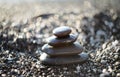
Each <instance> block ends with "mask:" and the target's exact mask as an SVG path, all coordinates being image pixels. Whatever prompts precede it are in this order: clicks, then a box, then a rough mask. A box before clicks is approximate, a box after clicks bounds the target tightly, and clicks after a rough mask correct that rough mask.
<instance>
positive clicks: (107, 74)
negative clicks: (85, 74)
mask: <svg viewBox="0 0 120 77" xmlns="http://www.w3.org/2000/svg"><path fill="white" fill-rule="evenodd" d="M100 77H111V76H110V74H109V73H108V72H105V73H102V74H100Z"/></svg>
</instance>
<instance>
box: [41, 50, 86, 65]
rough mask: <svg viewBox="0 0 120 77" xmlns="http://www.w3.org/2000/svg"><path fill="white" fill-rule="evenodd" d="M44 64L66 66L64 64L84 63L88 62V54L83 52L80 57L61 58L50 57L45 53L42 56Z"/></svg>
mask: <svg viewBox="0 0 120 77" xmlns="http://www.w3.org/2000/svg"><path fill="white" fill-rule="evenodd" d="M40 60H41V63H42V64H47V65H64V64H73V63H84V62H86V61H87V60H88V54H87V53H84V52H82V53H81V54H80V55H74V56H64V57H63V56H59V57H50V56H49V55H47V54H46V53H43V54H42V55H41V56H40Z"/></svg>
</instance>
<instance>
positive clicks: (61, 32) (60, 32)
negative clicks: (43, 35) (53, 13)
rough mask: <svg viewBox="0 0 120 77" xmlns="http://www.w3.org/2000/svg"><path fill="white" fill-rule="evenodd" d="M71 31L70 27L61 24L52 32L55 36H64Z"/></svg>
mask: <svg viewBox="0 0 120 77" xmlns="http://www.w3.org/2000/svg"><path fill="white" fill-rule="evenodd" d="M70 33H71V29H70V28H69V27H67V26H61V27H58V28H56V29H54V30H53V34H54V35H55V36H57V37H65V36H68V35H69V34H70Z"/></svg>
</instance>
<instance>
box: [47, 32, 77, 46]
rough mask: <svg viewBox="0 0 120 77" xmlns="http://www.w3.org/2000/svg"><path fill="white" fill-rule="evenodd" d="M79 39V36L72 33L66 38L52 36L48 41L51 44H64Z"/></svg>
mask: <svg viewBox="0 0 120 77" xmlns="http://www.w3.org/2000/svg"><path fill="white" fill-rule="evenodd" d="M76 40H77V36H76V35H73V34H70V35H69V36H67V37H65V38H57V37H56V36H52V37H50V38H48V39H47V43H48V44H49V45H51V46H63V45H65V44H70V43H73V42H75V41H76Z"/></svg>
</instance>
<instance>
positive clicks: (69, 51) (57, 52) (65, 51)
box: [42, 42, 83, 56]
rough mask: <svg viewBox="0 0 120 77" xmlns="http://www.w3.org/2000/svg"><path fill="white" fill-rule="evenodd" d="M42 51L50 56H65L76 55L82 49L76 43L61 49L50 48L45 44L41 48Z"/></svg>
mask: <svg viewBox="0 0 120 77" xmlns="http://www.w3.org/2000/svg"><path fill="white" fill-rule="evenodd" d="M42 51H43V52H45V53H47V54H48V55H50V56H66V55H77V54H79V53H81V52H82V51H83V48H82V46H81V45H80V44H79V43H78V42H75V43H74V44H70V45H64V46H61V47H52V46H50V45H48V44H45V45H44V46H43V47H42Z"/></svg>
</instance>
